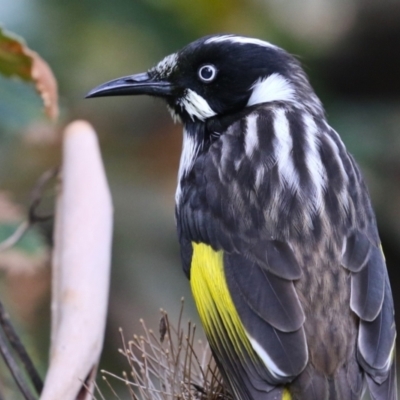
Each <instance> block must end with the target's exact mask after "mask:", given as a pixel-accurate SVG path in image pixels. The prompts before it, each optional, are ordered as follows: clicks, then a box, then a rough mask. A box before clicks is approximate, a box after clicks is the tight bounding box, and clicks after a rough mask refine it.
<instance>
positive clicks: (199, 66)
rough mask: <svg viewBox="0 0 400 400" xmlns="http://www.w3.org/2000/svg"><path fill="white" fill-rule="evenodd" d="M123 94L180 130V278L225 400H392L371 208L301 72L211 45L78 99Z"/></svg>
mask: <svg viewBox="0 0 400 400" xmlns="http://www.w3.org/2000/svg"><path fill="white" fill-rule="evenodd" d="M119 95H150V96H154V97H158V98H162V99H164V100H165V102H166V105H167V108H168V110H169V112H170V113H171V116H172V118H173V119H174V120H175V121H176V122H180V123H181V124H182V125H183V140H182V153H181V158H180V165H179V171H178V184H177V190H176V195H175V202H176V208H175V215H176V225H177V232H178V239H179V243H180V252H181V259H182V266H183V270H184V272H185V274H186V275H187V277H188V279H189V282H190V286H191V290H192V294H193V297H194V301H195V303H196V306H197V310H198V313H199V315H200V320H201V323H202V325H203V327H204V330H205V334H206V336H207V339H208V342H209V344H210V347H211V350H212V353H213V356H214V358H215V360H216V363H217V365H218V367H219V369H220V371H221V374H222V376H223V379H224V383H225V384H226V386H227V387H228V389H229V392H230V393H231V395H232V397H233V398H234V399H238V400H272V399H274V400H356V399H361V398H362V396H363V395H364V393H365V392H366V391H368V392H369V393H370V396H371V398H372V399H374V400H395V399H397V384H396V361H395V338H396V327H395V321H394V304H393V298H392V292H391V287H390V283H389V278H388V273H387V268H386V262H385V257H384V254H383V251H382V246H381V241H380V238H379V234H378V229H377V222H376V218H375V215H374V211H373V208H372V205H371V199H370V196H369V193H368V189H367V187H366V184H365V182H364V179H363V177H362V174H361V172H360V168H359V167H358V165H357V164H356V161H355V160H354V158H353V157H352V155H351V154H349V152H348V151H347V149H346V147H345V145H344V143H343V141H342V140H341V138H340V136H339V134H338V133H337V132H336V131H335V130H334V129H333V128H332V127H331V126H330V125H329V123H328V121H327V117H326V113H325V111H324V107H323V105H322V103H321V101H320V99H319V98H318V97H317V95H316V94H315V92H314V90H313V88H312V86H311V84H310V82H309V79H308V77H307V75H306V73H305V72H304V70H303V68H302V66H301V64H300V62H299V61H298V60H297V58H296V57H294V56H293V55H291V54H289V53H288V52H286V51H285V50H284V49H282V48H280V47H279V46H276V45H274V44H272V43H270V42H267V41H264V40H261V39H258V38H252V37H246V36H241V35H237V34H215V35H209V36H206V37H203V38H200V39H198V40H196V41H194V42H192V43H190V44H188V45H186V46H185V47H183V48H182V49H181V50H179V51H177V52H175V53H172V54H170V55H168V56H167V57H165V58H163V59H162V60H161V61H160V62H158V63H157V64H156V65H155V66H154V67H152V68H150V69H149V70H148V71H147V72H144V73H139V74H134V75H130V76H125V77H122V78H118V79H114V80H112V81H109V82H107V83H104V84H102V85H100V86H98V87H96V88H94V89H93V90H91V91H90V92H89V93H88V94H87V97H88V98H94V97H101V96H119Z"/></svg>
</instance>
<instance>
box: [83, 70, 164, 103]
mask: <svg viewBox="0 0 400 400" xmlns="http://www.w3.org/2000/svg"><path fill="white" fill-rule="evenodd" d="M138 94H147V95H150V96H158V97H166V96H169V95H171V94H172V85H171V83H170V82H167V81H163V80H159V79H154V78H151V77H150V76H149V74H148V73H147V72H144V73H141V74H136V75H130V76H124V77H122V78H118V79H114V80H112V81H109V82H106V83H103V84H102V85H100V86H97V87H95V88H94V89H92V90H91V91H90V92H89V93H88V94H87V95H86V96H85V98H87V99H88V98H92V97H105V96H128V95H138Z"/></svg>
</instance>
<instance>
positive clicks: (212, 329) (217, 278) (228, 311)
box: [190, 243, 254, 356]
mask: <svg viewBox="0 0 400 400" xmlns="http://www.w3.org/2000/svg"><path fill="white" fill-rule="evenodd" d="M192 245H193V257H192V264H191V268H190V285H191V288H192V293H193V297H194V300H195V302H196V306H197V309H198V311H199V314H200V319H201V322H202V324H203V327H204V329H205V331H206V334H207V336H208V337H209V338H210V339H211V340H212V341H213V342H214V343H216V344H217V345H218V344H224V348H225V350H229V347H231V346H233V348H234V350H235V352H236V355H237V356H244V354H243V351H244V350H246V352H247V353H248V354H249V355H252V354H253V355H254V350H253V348H252V346H251V344H250V341H249V339H248V337H247V335H246V332H245V329H244V327H243V324H242V322H241V320H240V318H239V315H238V313H237V311H236V308H235V305H234V304H233V301H232V297H231V295H230V293H229V289H228V286H227V284H226V280H225V273H224V266H223V252H222V251H214V250H213V249H212V248H211V246H208V245H206V244H203V243H192ZM224 331H226V333H227V335H228V337H224V336H226V335H224ZM227 340H228V341H229V342H230V343H226V341H227ZM221 342H225V343H221ZM229 344H231V346H229ZM225 345H227V346H225Z"/></svg>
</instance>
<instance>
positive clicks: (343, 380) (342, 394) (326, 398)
mask: <svg viewBox="0 0 400 400" xmlns="http://www.w3.org/2000/svg"><path fill="white" fill-rule="evenodd" d="M365 377H366V382H367V386H368V389H369V392H370V396H371V399H372V400H397V383H396V363H395V362H393V363H392V366H391V368H390V371H389V374H388V376H387V378H386V379H385V380H384V381H383V382H380V383H378V382H377V381H375V380H374V379H373V378H371V377H370V376H369V375H368V374H365ZM364 383H365V381H364V374H363V373H362V372H361V370H360V367H359V365H358V363H357V362H356V361H355V360H354V361H352V362H351V363H350V364H348V365H346V366H343V367H342V368H341V369H340V370H338V371H337V372H336V373H335V375H334V377H332V378H329V377H326V376H325V375H323V374H321V373H319V372H317V371H316V370H315V369H314V367H313V366H312V365H308V366H307V368H306V369H305V370H304V371H303V372H302V374H301V375H300V376H299V377H298V378H296V379H295V380H294V381H293V382H292V383H291V384H290V386H289V393H290V397H289V395H286V397H285V395H284V396H282V397H281V398H282V400H304V399H307V400H360V399H361V397H362V394H363V389H364V388H365V384H364ZM271 395H272V393H271Z"/></svg>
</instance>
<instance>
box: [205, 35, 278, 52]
mask: <svg viewBox="0 0 400 400" xmlns="http://www.w3.org/2000/svg"><path fill="white" fill-rule="evenodd" d="M220 42H231V43H240V44H256V45H257V46H263V47H272V48H275V49H276V48H277V47H276V46H275V45H273V44H271V43H269V42H266V41H264V40H260V39H255V38H249V37H245V36H236V35H222V36H214V37H212V38H210V39H207V40H206V41H205V44H209V43H220Z"/></svg>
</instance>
